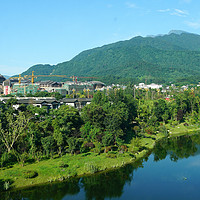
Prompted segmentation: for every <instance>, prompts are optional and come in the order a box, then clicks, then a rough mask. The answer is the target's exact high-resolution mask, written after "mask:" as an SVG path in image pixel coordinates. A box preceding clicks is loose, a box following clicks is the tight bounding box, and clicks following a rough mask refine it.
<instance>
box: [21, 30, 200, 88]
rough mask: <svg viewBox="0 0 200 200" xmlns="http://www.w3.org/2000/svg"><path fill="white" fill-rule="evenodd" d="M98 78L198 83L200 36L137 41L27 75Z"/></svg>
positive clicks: (37, 68)
mask: <svg viewBox="0 0 200 200" xmlns="http://www.w3.org/2000/svg"><path fill="white" fill-rule="evenodd" d="M31 71H35V74H56V75H57V74H64V75H67V76H72V75H76V76H95V77H99V78H98V79H99V80H101V81H104V82H106V83H128V82H132V83H137V82H141V81H143V82H144V81H145V80H147V82H155V83H169V82H176V83H182V84H184V83H197V82H198V81H199V80H200V35H197V34H192V33H187V32H184V31H176V30H173V31H171V32H169V34H166V35H162V36H155V37H140V36H139V37H134V38H132V39H130V40H126V41H120V42H116V43H113V44H108V45H105V46H102V47H98V48H94V49H90V50H86V51H83V52H81V53H80V54H78V55H77V56H75V57H74V58H73V59H72V60H70V61H67V62H63V63H59V64H57V65H53V66H52V65H35V66H32V67H31V68H29V69H28V70H27V71H26V72H24V73H23V74H22V75H25V74H31Z"/></svg>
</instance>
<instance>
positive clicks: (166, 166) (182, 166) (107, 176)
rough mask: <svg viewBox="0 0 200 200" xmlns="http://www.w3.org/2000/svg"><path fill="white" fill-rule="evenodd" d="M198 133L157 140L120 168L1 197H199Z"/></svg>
mask: <svg viewBox="0 0 200 200" xmlns="http://www.w3.org/2000/svg"><path fill="white" fill-rule="evenodd" d="M199 188H200V135H193V136H191V137H189V136H181V137H176V138H171V139H163V140H162V141H160V142H159V143H158V144H157V145H156V147H155V149H154V150H153V151H152V152H151V154H150V155H149V156H147V157H146V158H144V159H142V160H140V161H138V162H137V163H134V164H130V165H127V166H125V167H123V168H121V169H118V170H115V171H111V172H106V173H99V174H96V175H93V176H87V177H83V178H76V179H72V180H70V181H68V182H63V183H55V184H49V185H44V186H37V187H32V188H28V189H23V190H17V191H8V192H6V193H1V194H0V195H1V198H0V199H1V200H3V199H6V200H9V199H12V200H14V199H16V200H22V199H23V200H25V199H26V200H40V199H41V200H71V199H73V200H82V199H83V200H84V199H87V200H92V199H96V200H104V199H123V200H132V199H133V200H140V199H142V200H143V199H144V200H146V199H147V200H151V199H152V200H165V199H170V200H173V199H176V200H179V199H181V200H188V199H191V200H196V199H198V200H199V199H200V190H199Z"/></svg>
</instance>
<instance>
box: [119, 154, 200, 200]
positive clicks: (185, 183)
mask: <svg viewBox="0 0 200 200" xmlns="http://www.w3.org/2000/svg"><path fill="white" fill-rule="evenodd" d="M199 188H200V156H194V157H189V158H188V159H181V160H178V161H177V162H172V161H171V160H170V158H169V156H167V157H166V159H165V160H161V161H158V162H154V161H153V156H152V155H151V156H150V157H149V160H148V161H147V162H146V163H144V168H139V169H138V170H137V172H135V173H134V176H133V180H132V183H131V185H125V187H124V192H123V195H122V196H121V199H148V200H149V199H154V200H155V199H159V200H161V199H162V200H163V199H170V200H172V199H176V200H178V199H181V200H183V199H187V200H188V199H192V200H194V199H195V200H196V199H200V190H199Z"/></svg>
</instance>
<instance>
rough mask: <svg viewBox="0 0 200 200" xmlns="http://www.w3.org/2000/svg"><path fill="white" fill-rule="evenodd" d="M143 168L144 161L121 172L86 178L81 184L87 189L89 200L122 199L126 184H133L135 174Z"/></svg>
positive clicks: (116, 171) (126, 167)
mask: <svg viewBox="0 0 200 200" xmlns="http://www.w3.org/2000/svg"><path fill="white" fill-rule="evenodd" d="M139 166H140V167H141V166H142V160H141V161H138V162H137V163H136V164H135V165H127V166H125V167H123V168H120V169H119V170H115V171H111V172H109V173H101V174H97V175H95V176H91V177H84V178H83V179H82V180H81V183H82V185H83V187H84V189H85V193H86V199H87V200H92V199H96V200H103V199H105V198H114V197H120V196H121V195H122V194H123V188H124V185H125V184H126V183H131V181H132V179H133V172H134V170H135V169H136V168H138V167H139Z"/></svg>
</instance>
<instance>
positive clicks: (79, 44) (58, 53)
mask: <svg viewBox="0 0 200 200" xmlns="http://www.w3.org/2000/svg"><path fill="white" fill-rule="evenodd" d="M170 30H183V31H187V32H190V33H196V34H200V1H199V0H0V74H4V75H14V74H20V73H22V72H24V71H25V70H27V69H28V68H29V67H31V66H33V65H35V64H57V63H61V62H64V61H68V60H70V59H72V58H73V57H75V56H76V55H78V54H79V53H81V52H82V51H84V50H87V49H92V48H95V47H100V46H103V45H105V44H110V43H114V42H117V41H123V40H128V39H131V38H133V37H136V36H138V35H140V36H144V37H145V36H148V35H158V34H167V33H168V32H169V31H170Z"/></svg>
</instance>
